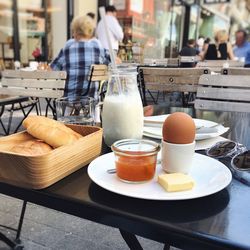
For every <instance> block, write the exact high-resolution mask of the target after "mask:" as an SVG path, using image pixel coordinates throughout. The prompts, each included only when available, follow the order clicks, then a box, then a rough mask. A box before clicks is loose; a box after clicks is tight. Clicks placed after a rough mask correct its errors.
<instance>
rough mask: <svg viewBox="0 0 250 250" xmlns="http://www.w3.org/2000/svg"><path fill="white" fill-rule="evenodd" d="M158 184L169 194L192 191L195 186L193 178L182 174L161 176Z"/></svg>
mask: <svg viewBox="0 0 250 250" xmlns="http://www.w3.org/2000/svg"><path fill="white" fill-rule="evenodd" d="M158 183H159V184H160V185H161V186H162V187H163V188H164V189H166V191H167V192H176V191H184V190H190V189H192V188H193V186H194V180H193V178H192V177H191V176H189V175H186V174H182V173H173V174H161V175H159V176H158Z"/></svg>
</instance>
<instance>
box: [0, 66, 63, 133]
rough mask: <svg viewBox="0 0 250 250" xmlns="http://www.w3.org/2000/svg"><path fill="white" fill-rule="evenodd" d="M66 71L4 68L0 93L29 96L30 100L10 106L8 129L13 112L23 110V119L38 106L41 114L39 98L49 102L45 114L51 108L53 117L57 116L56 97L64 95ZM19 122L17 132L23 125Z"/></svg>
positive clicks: (37, 108) (37, 109) (38, 111)
mask: <svg viewBox="0 0 250 250" xmlns="http://www.w3.org/2000/svg"><path fill="white" fill-rule="evenodd" d="M65 80H66V72H64V71H21V70H4V71H3V72H2V87H1V88H0V94H2V95H8V96H19V97H20V96H27V97H29V98H28V101H23V102H21V103H14V104H12V105H11V107H9V109H8V111H9V112H10V116H9V122H8V131H9V130H10V127H11V122H12V117H13V113H14V111H16V110H22V112H23V119H25V118H26V117H27V116H28V115H29V113H30V112H31V111H32V110H33V108H36V111H37V114H41V109H40V103H39V98H45V100H46V102H47V106H46V112H45V115H46V116H47V115H48V110H49V109H51V111H52V114H53V117H54V118H55V117H56V112H55V103H54V101H55V99H56V98H59V97H62V96H63V93H64V87H65ZM23 119H22V120H23ZM21 123H22V121H21V122H20V123H19V124H18V126H17V128H16V129H15V132H16V131H17V130H18V129H19V127H20V126H21Z"/></svg>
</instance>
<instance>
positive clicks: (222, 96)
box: [195, 75, 250, 112]
mask: <svg viewBox="0 0 250 250" xmlns="http://www.w3.org/2000/svg"><path fill="white" fill-rule="evenodd" d="M195 108H196V109H202V110H217V111H231V112H250V78H249V76H246V75H202V76H201V77H200V80H199V86H198V91H197V96H196V100H195Z"/></svg>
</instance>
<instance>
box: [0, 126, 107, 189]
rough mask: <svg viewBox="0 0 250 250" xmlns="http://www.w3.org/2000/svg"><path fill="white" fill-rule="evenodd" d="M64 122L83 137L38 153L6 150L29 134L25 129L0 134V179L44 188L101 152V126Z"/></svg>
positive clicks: (29, 186) (28, 136)
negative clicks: (0, 135) (27, 153)
mask: <svg viewBox="0 0 250 250" xmlns="http://www.w3.org/2000/svg"><path fill="white" fill-rule="evenodd" d="M67 126H68V127H70V128H71V129H73V130H74V131H76V132H78V133H79V134H81V135H83V136H84V137H82V138H81V139H79V140H77V141H76V142H75V143H73V144H71V145H66V146H61V147H58V148H56V149H53V150H52V151H50V152H49V153H46V154H43V155H39V156H24V155H20V154H16V153H11V152H9V151H8V150H9V149H10V148H11V147H13V146H14V145H15V144H16V143H17V142H18V143H19V142H20V143H21V142H23V141H25V140H27V139H29V138H30V135H29V134H28V133H27V132H26V131H23V132H20V133H16V134H13V135H10V136H6V137H2V138H0V181H1V182H7V183H11V184H14V185H18V186H22V187H28V188H32V189H42V188H46V187H48V186H50V185H51V184H53V183H55V182H57V181H59V180H61V179H62V178H64V177H65V176H67V175H69V174H71V173H73V172H74V171H76V170H78V169H80V168H81V167H84V166H86V165H87V164H88V163H90V162H91V161H92V160H93V159H95V158H96V157H97V156H99V155H100V153H101V146H102V128H99V127H95V126H82V125H67Z"/></svg>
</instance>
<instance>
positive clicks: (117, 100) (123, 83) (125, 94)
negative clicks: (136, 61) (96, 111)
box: [102, 69, 143, 146]
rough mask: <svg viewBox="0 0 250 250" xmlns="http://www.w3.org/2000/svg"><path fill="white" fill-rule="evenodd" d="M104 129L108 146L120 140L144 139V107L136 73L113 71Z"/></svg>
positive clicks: (109, 85)
mask: <svg viewBox="0 0 250 250" xmlns="http://www.w3.org/2000/svg"><path fill="white" fill-rule="evenodd" d="M102 127H103V134H104V141H105V143H106V144H107V145H108V146H111V145H112V144H113V143H114V142H115V141H117V140H120V139H141V138H142V132H143V107H142V102H141V97H140V94H139V91H138V87H137V80H136V71H132V72H131V71H126V70H124V69H122V70H121V69H119V70H115V71H112V73H111V75H110V78H109V83H108V90H107V94H106V96H105V99H104V103H103V113H102Z"/></svg>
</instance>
